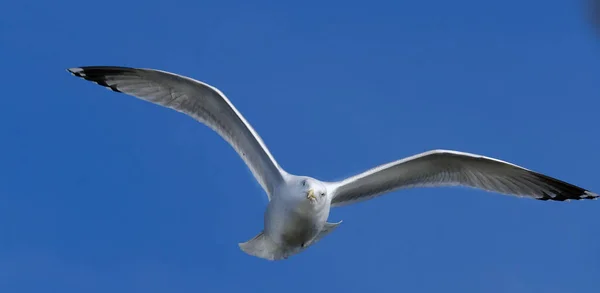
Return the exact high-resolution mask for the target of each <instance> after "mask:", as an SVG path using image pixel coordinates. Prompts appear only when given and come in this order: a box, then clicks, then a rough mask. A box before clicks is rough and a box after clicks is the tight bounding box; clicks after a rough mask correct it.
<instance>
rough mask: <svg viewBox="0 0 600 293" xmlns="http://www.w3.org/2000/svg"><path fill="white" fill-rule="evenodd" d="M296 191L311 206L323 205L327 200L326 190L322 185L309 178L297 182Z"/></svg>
mask: <svg viewBox="0 0 600 293" xmlns="http://www.w3.org/2000/svg"><path fill="white" fill-rule="evenodd" d="M297 184H298V189H299V190H300V192H301V194H302V196H303V197H304V198H305V199H306V200H307V201H308V202H310V203H311V204H318V203H324V202H325V200H326V198H327V188H326V187H325V185H324V184H323V183H321V182H320V181H318V180H315V179H313V178H310V177H302V178H300V180H298V183H297Z"/></svg>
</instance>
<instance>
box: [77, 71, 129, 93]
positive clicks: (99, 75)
mask: <svg viewBox="0 0 600 293" xmlns="http://www.w3.org/2000/svg"><path fill="white" fill-rule="evenodd" d="M132 69H133V68H129V67H118V66H83V67H71V68H67V71H68V72H69V73H71V74H72V75H73V76H76V77H79V78H83V79H85V80H88V81H91V82H95V83H97V84H98V85H101V86H103V87H105V88H107V89H110V90H112V91H115V92H118V93H120V92H121V91H120V90H119V89H118V88H117V87H116V86H114V85H113V86H111V85H109V84H107V83H106V77H107V76H109V75H118V74H120V73H123V72H127V71H129V70H132Z"/></svg>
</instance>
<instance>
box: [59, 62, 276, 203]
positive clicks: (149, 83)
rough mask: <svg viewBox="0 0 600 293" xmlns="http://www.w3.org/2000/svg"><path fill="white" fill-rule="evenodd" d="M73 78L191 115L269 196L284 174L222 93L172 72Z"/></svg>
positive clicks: (97, 69)
mask: <svg viewBox="0 0 600 293" xmlns="http://www.w3.org/2000/svg"><path fill="white" fill-rule="evenodd" d="M68 71H69V72H71V73H72V74H73V75H75V76H77V77H81V78H83V79H86V80H89V81H93V82H95V83H97V84H99V85H101V86H104V87H107V88H110V89H112V90H113V91H115V92H120V93H124V94H128V95H131V96H134V97H137V98H139V99H142V100H145V101H148V102H151V103H154V104H157V105H161V106H164V107H167V108H171V109H173V110H175V111H178V112H181V113H184V114H187V115H189V116H191V117H192V118H194V119H196V120H197V121H199V122H201V123H203V124H205V125H206V126H208V127H210V128H211V129H213V130H214V131H216V132H217V133H218V134H219V135H220V136H221V137H222V138H223V139H225V140H226V141H227V142H228V143H229V144H230V145H231V146H232V147H233V148H234V149H235V151H236V152H237V153H238V154H239V155H240V157H241V158H242V159H243V160H244V162H245V163H246V165H247V166H248V168H249V169H250V171H252V173H253V174H254V177H255V178H256V180H257V181H258V182H259V183H260V185H261V186H262V187H263V188H264V190H265V191H266V192H267V195H268V196H269V199H270V195H271V193H272V192H273V189H274V188H275V186H277V185H278V184H279V183H281V182H282V180H283V173H284V172H285V171H283V170H282V169H281V167H280V166H279V165H278V164H277V162H276V161H275V159H274V158H273V156H272V155H271V153H270V152H269V150H268V149H267V147H266V146H265V144H264V143H263V141H262V139H261V138H260V136H259V135H258V134H257V133H256V131H254V129H253V128H252V126H250V124H249V123H248V122H247V121H246V120H245V119H244V117H243V116H242V115H241V114H240V113H239V112H238V111H237V109H236V108H235V107H234V106H233V105H232V104H231V102H229V100H228V99H227V97H226V96H225V95H224V94H223V93H221V91H219V90H218V89H216V88H214V87H212V86H210V85H208V84H206V83H203V82H200V81H197V80H194V79H191V78H189V77H185V76H181V75H177V74H174V73H170V72H165V71H160V70H154V69H143V68H129V67H113V66H89V67H78V68H70V69H68Z"/></svg>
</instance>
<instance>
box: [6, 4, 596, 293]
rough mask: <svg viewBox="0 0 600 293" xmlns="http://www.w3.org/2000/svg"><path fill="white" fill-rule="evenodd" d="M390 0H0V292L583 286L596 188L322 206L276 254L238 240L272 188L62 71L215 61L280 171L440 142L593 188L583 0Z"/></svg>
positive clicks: (231, 156) (308, 170)
mask: <svg viewBox="0 0 600 293" xmlns="http://www.w3.org/2000/svg"><path fill="white" fill-rule="evenodd" d="M404 2H406V1H404ZM404 2H400V1H367V2H365V1H326V2H321V1H295V2H293V3H291V2H289V1H287V3H285V4H283V3H281V2H278V1H241V0H240V1H187V2H184V1H176V0H172V1H156V0H149V1H143V2H142V1H124V2H121V1H115V0H106V1H100V2H98V1H32V2H28V3H26V2H17V1H4V2H3V3H2V4H0V56H1V60H0V65H1V68H2V71H1V73H0V80H2V88H3V93H2V97H1V98H0V109H1V110H0V111H1V115H0V136H1V137H2V142H1V143H0V165H1V168H0V292H7V293H8V292H11V293H12V292H15V293H16V292H36V293H37V292H61V293H71V292H73V293H75V292H76V293H81V292H86V293H95V292H102V293H105V292H115V293H120V292H144V293H151V292H287V293H293V292H315V291H316V292H318V291H321V290H318V289H320V288H322V289H328V290H335V292H368V291H369V292H370V291H371V290H373V292H486V293H495V292H510V293H520V292H528V293H529V292H543V293H554V292H557V293H559V292H560V293H563V292H568V293H571V292H577V293H584V292H598V290H600V289H599V288H600V233H599V232H598V231H599V230H598V229H599V228H598V222H599V219H600V202H599V201H585V202H571V203H556V202H542V201H535V200H527V199H519V198H516V197H510V196H503V195H497V194H492V193H485V192H481V191H477V190H471V189H462V188H440V189H410V190H403V191H398V192H394V193H391V194H388V195H386V196H384V197H380V198H377V199H375V200H372V201H368V202H364V203H360V204H356V205H352V206H347V207H343V208H338V209H334V210H333V211H332V214H331V218H330V220H331V221H338V220H344V223H343V224H342V225H341V226H340V228H338V229H337V230H336V231H335V232H334V233H332V234H331V235H329V236H327V237H326V238H324V239H323V240H322V241H321V242H319V243H318V244H317V245H315V246H313V247H311V248H310V249H308V250H306V251H305V252H303V253H302V254H299V255H297V256H294V257H292V258H290V259H288V260H287V261H282V262H268V261H265V260H262V259H258V258H254V257H251V256H248V255H246V254H244V253H243V252H242V251H241V250H240V249H239V248H238V246H237V243H238V242H243V241H246V240H248V239H250V238H251V237H253V236H254V235H256V234H257V233H258V232H260V231H261V229H262V221H263V211H264V208H265V206H266V204H267V199H266V197H265V195H264V193H263V192H262V190H261V189H260V187H259V186H258V184H257V183H256V181H254V178H253V177H252V176H251V174H250V172H249V171H248V170H247V169H246V167H245V165H244V164H243V162H242V160H241V159H240V158H239V157H238V156H237V154H236V153H235V152H234V151H233V150H232V149H231V148H230V147H229V146H228V145H227V143H226V142H225V141H223V140H222V139H221V138H220V137H218V136H217V135H216V134H215V133H213V132H212V131H211V130H209V129H208V128H207V127H205V126H203V125H201V124H199V123H197V122H195V121H194V120H192V119H190V118H188V117H186V116H184V115H182V114H179V113H176V112H174V111H170V110H167V109H164V108H161V107H158V106H155V105H152V104H150V103H146V102H143V101H140V100H137V99H135V98H133V97H129V96H126V95H122V94H116V93H112V92H110V91H106V90H104V89H102V88H101V87H98V86H96V85H94V84H91V83H89V82H85V81H82V80H79V79H77V78H75V77H72V76H70V75H69V74H68V73H67V72H66V71H65V69H66V68H68V67H74V66H83V65H121V66H137V67H151V68H158V69H163V70H167V71H172V72H177V73H181V74H185V75H189V76H191V77H194V78H197V79H200V80H203V81H206V82H209V83H211V84H213V85H215V86H217V87H218V88H220V89H221V90H222V91H223V92H225V94H226V95H228V97H229V98H230V99H231V101H232V102H233V103H234V104H235V105H236V106H237V108H238V109H239V110H240V111H241V112H242V114H243V115H244V116H245V117H246V118H247V119H248V121H249V122H250V123H251V124H252V125H253V126H254V127H255V128H256V130H257V131H258V132H259V134H260V135H261V136H262V138H263V139H264V141H265V143H266V144H267V145H268V147H269V148H270V150H271V151H272V153H273V155H274V156H275V157H276V159H277V160H278V161H279V162H280V163H281V165H282V166H283V167H284V168H286V169H287V170H288V171H290V172H292V173H295V174H306V175H312V176H314V177H316V178H319V179H323V180H335V179H341V178H344V177H345V176H348V175H353V174H355V173H358V172H362V171H364V170H366V169H368V168H371V167H374V166H376V165H378V164H382V163H386V162H389V161H391V160H396V159H399V158H402V157H405V156H409V155H413V154H416V153H419V152H422V151H427V150H430V149H435V148H445V149H454V150H460V151H467V152H473V153H478V154H482V155H487V156H493V157H496V158H499V159H502V160H508V161H511V162H514V163H516V164H519V165H522V166H525V167H527V168H531V169H534V170H536V171H540V172H543V173H545V174H548V175H551V176H554V177H557V178H559V179H562V180H566V181H568V182H571V183H573V184H577V185H580V186H582V187H584V188H588V189H591V190H592V191H596V192H599V191H600V181H599V180H598V178H599V172H598V166H600V152H599V151H598V150H599V149H600V138H599V132H598V125H599V124H598V123H599V120H598V109H599V106H600V99H599V98H600V81H599V78H600V42H599V39H598V38H597V37H595V36H594V34H593V31H592V30H591V28H590V26H589V23H586V22H585V18H584V16H585V13H584V11H583V10H582V7H583V6H582V5H581V4H582V3H579V2H577V1H543V2H542V1H502V2H490V1H422V2H416V1H410V3H409V2H406V3H404ZM307 137H308V138H309V139H308V140H307Z"/></svg>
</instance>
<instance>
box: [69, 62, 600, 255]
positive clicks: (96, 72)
mask: <svg viewBox="0 0 600 293" xmlns="http://www.w3.org/2000/svg"><path fill="white" fill-rule="evenodd" d="M68 71H69V72H70V73H71V74H73V75H75V76H77V77H80V78H83V79H85V80H89V81H92V82H95V83H97V84H99V85H101V86H104V87H107V88H109V89H111V90H113V91H115V92H120V93H124V94H128V95H131V96H134V97H137V98H139V99H142V100H145V101H148V102H151V103H154V104H157V105H161V106H163V107H167V108H171V109H173V110H175V111H178V112H181V113H184V114H186V115H188V116H190V117H192V118H194V119H196V120H197V121H199V122H201V123H203V124H205V125H206V126H208V127H210V128H211V129H213V130H214V131H216V132H217V133H218V134H219V135H220V136H221V137H222V138H223V139H225V140H226V141H227V142H228V143H229V144H230V145H231V146H232V147H233V149H235V151H236V152H237V153H238V154H239V156H240V157H241V158H242V160H243V161H244V162H245V163H246V165H247V167H248V168H249V169H250V171H251V172H252V174H253V175H254V177H255V178H256V180H257V181H258V182H259V183H260V185H261V186H262V187H263V189H264V190H265V193H266V194H267V196H268V198H269V204H268V205H267V208H266V211H265V221H264V229H263V231H262V232H260V233H259V234H258V235H256V236H255V237H254V238H252V239H250V240H248V241H246V242H244V243H240V244H239V245H240V248H241V249H242V250H243V251H244V252H246V253H247V254H250V255H253V256H256V257H260V258H264V259H269V260H280V259H286V258H288V257H289V256H291V255H294V254H297V253H299V252H301V251H302V250H304V249H306V248H307V247H309V246H310V245H313V244H314V243H316V242H317V241H319V240H320V239H321V238H323V237H324V236H325V235H327V234H329V233H331V232H332V231H333V230H334V229H335V228H336V227H337V226H338V225H339V224H340V223H341V222H338V223H330V222H327V219H328V217H329V211H330V209H331V207H337V206H342V205H346V204H351V203H356V202H359V201H363V200H367V199H371V198H374V197H376V196H379V195H382V194H385V193H389V192H392V191H395V190H399V189H402V188H411V187H439V186H465V187H472V188H478V189H482V190H486V191H491V192H497V193H501V194H507V195H516V196H525V197H530V198H533V199H538V200H552V201H565V200H580V199H596V198H597V197H598V194H595V193H592V192H590V191H588V190H585V189H583V188H581V187H578V186H575V185H572V184H569V183H566V182H563V181H561V180H558V179H555V178H552V177H549V176H547V175H544V174H541V173H538V172H534V171H531V170H528V169H525V168H523V167H520V166H517V165H514V164H511V163H508V162H504V161H501V160H497V159H493V158H489V157H485V156H480V155H475V154H469V153H464V152H457V151H450V150H433V151H429V152H425V153H421V154H417V155H414V156H411V157H408V158H405V159H401V160H398V161H395V162H391V163H388V164H384V165H381V166H378V167H375V168H373V169H371V170H368V171H365V172H363V173H361V174H358V175H355V176H352V177H350V178H347V179H345V180H342V181H339V182H325V181H320V180H317V179H315V178H312V177H309V176H297V175H293V174H290V173H287V172H286V171H285V170H283V169H282V168H281V167H280V166H279V164H278V163H277V161H276V160H275V158H273V155H271V153H270V152H269V150H268V149H267V147H266V145H265V144H264V142H263V141H262V139H261V138H260V136H259V135H258V134H257V133H256V131H255V130H254V129H253V128H252V126H251V125H250V124H249V123H248V122H247V121H246V119H244V117H243V116H242V115H241V114H240V113H239V111H238V110H237V109H236V108H235V107H234V106H233V104H232V103H231V102H230V101H229V100H228V99H227V97H226V96H225V95H224V94H223V93H222V92H221V91H219V90H218V89H217V88H215V87H213V86H211V85H208V84H206V83H204V82H201V81H198V80H195V79H192V78H189V77H185V76H181V75H177V74H174V73H170V72H165V71H160V70H155V69H144V68H129V67H117V66H87V67H76V68H69V69H68Z"/></svg>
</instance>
